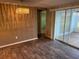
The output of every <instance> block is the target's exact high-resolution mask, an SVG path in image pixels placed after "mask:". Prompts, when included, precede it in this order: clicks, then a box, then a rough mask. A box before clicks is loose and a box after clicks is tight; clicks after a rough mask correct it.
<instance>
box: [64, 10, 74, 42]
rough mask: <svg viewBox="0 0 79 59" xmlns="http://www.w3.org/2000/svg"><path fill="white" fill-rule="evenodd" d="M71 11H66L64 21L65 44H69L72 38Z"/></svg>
mask: <svg viewBox="0 0 79 59" xmlns="http://www.w3.org/2000/svg"><path fill="white" fill-rule="evenodd" d="M71 13H72V11H71V10H65V19H64V32H63V33H64V35H63V36H64V38H63V39H64V42H68V41H69V37H70V34H71V32H70V29H71V28H70V27H71V21H72V20H71Z"/></svg>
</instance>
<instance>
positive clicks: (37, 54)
mask: <svg viewBox="0 0 79 59" xmlns="http://www.w3.org/2000/svg"><path fill="white" fill-rule="evenodd" d="M0 59H79V50H76V49H74V48H72V47H69V46H67V45H64V44H62V43H60V42H58V41H52V40H47V39H38V40H35V41H32V42H28V43H23V44H18V45H14V46H11V47H6V48H2V49H0Z"/></svg>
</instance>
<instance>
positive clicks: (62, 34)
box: [55, 10, 72, 42]
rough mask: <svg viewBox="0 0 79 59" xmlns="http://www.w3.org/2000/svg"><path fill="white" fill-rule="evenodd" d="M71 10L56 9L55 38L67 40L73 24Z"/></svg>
mask: <svg viewBox="0 0 79 59" xmlns="http://www.w3.org/2000/svg"><path fill="white" fill-rule="evenodd" d="M71 13H72V11H71V10H61V11H56V17H55V18H56V19H55V39H58V40H61V41H65V42H67V41H68V40H69V34H70V29H71V28H70V26H71Z"/></svg>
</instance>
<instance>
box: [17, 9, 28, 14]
mask: <svg viewBox="0 0 79 59" xmlns="http://www.w3.org/2000/svg"><path fill="white" fill-rule="evenodd" d="M16 13H17V14H29V8H17V9H16Z"/></svg>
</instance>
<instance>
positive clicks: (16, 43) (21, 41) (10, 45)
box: [0, 38, 38, 48]
mask: <svg viewBox="0 0 79 59" xmlns="http://www.w3.org/2000/svg"><path fill="white" fill-rule="evenodd" d="M37 39H38V38H32V39H27V40H24V41H20V42H15V43H11V44H7V45H3V46H0V48H4V47H8V46H12V45H16V44H20V43H24V42H29V41H32V40H37Z"/></svg>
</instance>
